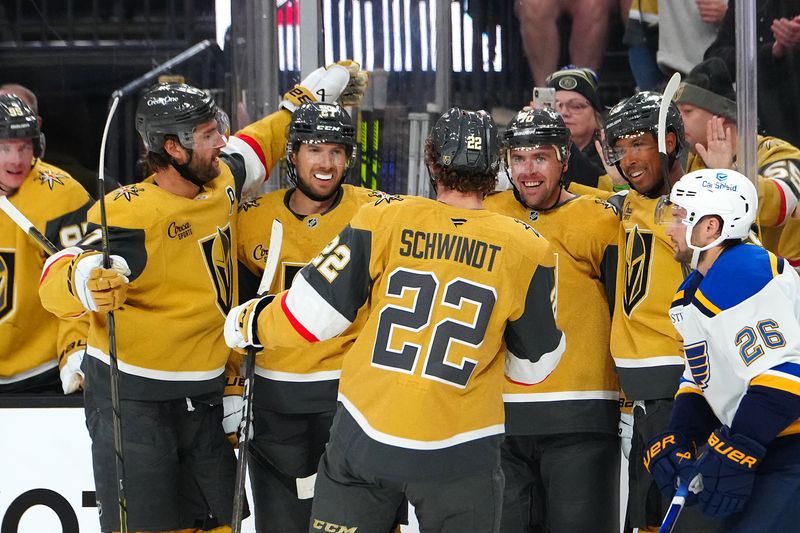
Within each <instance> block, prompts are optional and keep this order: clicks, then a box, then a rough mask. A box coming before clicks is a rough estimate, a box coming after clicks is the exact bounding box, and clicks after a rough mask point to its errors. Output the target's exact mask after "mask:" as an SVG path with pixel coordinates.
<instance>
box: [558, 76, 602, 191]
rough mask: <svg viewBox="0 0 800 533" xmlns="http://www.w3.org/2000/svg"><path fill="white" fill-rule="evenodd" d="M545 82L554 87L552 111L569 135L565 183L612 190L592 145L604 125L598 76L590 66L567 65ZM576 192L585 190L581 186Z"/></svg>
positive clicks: (600, 160)
mask: <svg viewBox="0 0 800 533" xmlns="http://www.w3.org/2000/svg"><path fill="white" fill-rule="evenodd" d="M546 83H547V87H550V88H552V89H555V90H556V101H555V110H556V111H557V112H558V113H559V114H560V115H561V118H563V119H564V123H565V124H566V126H567V128H569V130H570V134H571V137H572V144H571V147H570V158H569V166H568V168H567V171H566V174H565V178H566V183H567V185H569V184H571V183H573V184H580V185H587V186H589V187H593V188H599V189H602V190H606V191H611V190H612V183H611V179H610V178H609V177H608V176H607V171H606V169H605V168H604V165H603V160H602V159H601V158H600V155H599V154H598V153H597V150H596V149H595V145H594V141H595V139H597V138H598V135H599V132H600V129H601V128H602V126H603V107H602V104H601V103H600V96H599V95H598V93H597V75H596V74H595V73H594V71H593V70H592V69H590V68H580V67H576V66H574V65H568V66H566V67H564V68H563V69H561V70H558V71H556V72H554V73H552V74H551V75H550V76H548V77H547V82H546ZM579 192H580V193H585V192H588V191H584V190H583V189H581V190H580V191H579Z"/></svg>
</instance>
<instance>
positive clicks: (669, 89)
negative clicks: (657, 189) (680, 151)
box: [656, 72, 681, 194]
mask: <svg viewBox="0 0 800 533" xmlns="http://www.w3.org/2000/svg"><path fill="white" fill-rule="evenodd" d="M680 84H681V75H680V73H678V72H676V73H675V74H673V75H672V77H671V78H670V79H669V81H668V82H667V86H666V87H664V94H663V95H662V97H661V107H659V109H658V132H657V135H656V138H657V139H658V154H659V155H660V156H661V176H662V177H663V178H664V186H665V187H666V193H667V194H669V190H670V188H671V186H670V183H669V154H667V112H669V106H670V104H671V103H672V98H673V97H674V96H675V93H676V92H677V91H678V85H680Z"/></svg>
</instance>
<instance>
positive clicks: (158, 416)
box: [40, 67, 350, 531]
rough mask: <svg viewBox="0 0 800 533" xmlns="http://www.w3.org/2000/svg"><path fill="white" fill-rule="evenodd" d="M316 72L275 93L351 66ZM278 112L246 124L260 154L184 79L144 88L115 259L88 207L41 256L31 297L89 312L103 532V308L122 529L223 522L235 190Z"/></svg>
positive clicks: (252, 168)
mask: <svg viewBox="0 0 800 533" xmlns="http://www.w3.org/2000/svg"><path fill="white" fill-rule="evenodd" d="M315 72H316V79H315V80H314V84H316V85H317V87H315V86H302V87H301V86H297V87H295V88H294V89H293V90H292V91H290V93H287V98H290V99H291V101H288V100H287V102H286V103H285V104H291V105H298V104H299V103H300V100H298V99H297V95H300V96H301V97H303V99H309V98H312V99H313V94H314V90H315V89H322V88H324V89H325V94H326V95H327V96H329V97H332V98H336V97H337V96H338V95H339V93H340V92H341V91H342V89H343V88H344V87H345V86H346V85H347V82H348V80H349V78H350V76H349V74H348V72H347V70H346V69H345V68H343V67H334V68H332V69H321V71H315ZM334 78H335V79H334ZM307 80H308V78H307ZM304 83H305V82H304ZM329 89H330V90H329ZM309 95H312V96H309ZM288 117H289V112H288V111H286V110H281V111H278V112H276V113H275V114H273V115H269V116H267V117H265V118H264V119H262V120H260V121H258V122H256V123H255V124H253V125H252V126H251V127H250V128H248V131H250V132H267V133H266V134H264V135H262V136H261V138H260V140H259V142H257V143H256V144H257V147H258V151H259V152H260V153H261V154H265V158H264V159H262V158H259V157H258V154H257V151H256V150H255V148H254V147H253V144H251V143H250V142H248V140H247V139H244V138H242V137H232V138H230V139H228V140H227V142H226V139H225V137H224V133H225V132H226V129H227V119H226V117H225V116H224V114H223V113H221V112H220V111H219V110H218V108H217V106H216V104H215V102H214V100H213V99H212V98H211V97H210V96H208V95H207V94H206V93H205V92H203V91H201V90H199V89H196V88H194V87H191V86H188V85H183V84H167V85H161V86H158V87H156V88H154V89H151V90H149V91H148V92H146V93H145V94H144V95H143V97H142V99H141V101H140V103H139V107H138V109H137V115H136V126H137V130H138V131H139V133H140V135H141V137H142V140H143V142H144V146H145V151H146V155H145V159H146V162H147V163H148V165H149V168H150V170H151V171H152V174H151V175H150V176H149V177H148V178H146V179H145V180H144V181H143V182H141V183H136V184H133V185H128V186H124V187H122V188H120V189H118V190H116V191H113V192H111V193H109V194H108V196H107V199H106V204H107V208H106V210H107V218H108V226H109V237H108V240H109V247H110V251H111V253H112V256H111V257H112V260H113V261H112V268H111V269H105V268H100V267H101V264H102V262H101V257H102V256H101V254H100V253H99V240H100V239H99V228H98V220H99V216H98V213H97V211H96V210H92V211H90V213H89V220H90V225H89V230H90V233H89V234H88V235H87V237H86V238H85V239H84V240H83V241H82V242H81V243H79V244H78V246H75V247H72V248H68V249H66V250H64V251H63V252H61V253H60V254H57V255H54V256H53V257H52V258H51V259H50V260H49V261H48V262H47V263H46V265H45V269H44V272H43V274H42V281H41V285H40V295H41V297H42V302H43V303H44V305H45V307H46V308H47V309H48V310H50V311H51V312H53V313H55V314H57V315H58V316H62V317H65V316H76V315H81V314H83V313H85V312H86V311H95V312H91V313H89V315H90V320H91V328H90V332H89V340H88V344H89V346H88V349H87V357H85V358H84V362H83V367H82V368H83V371H84V373H85V375H86V381H85V383H86V389H85V393H84V403H85V407H86V419H87V427H88V429H89V433H90V436H91V437H92V459H93V466H94V474H95V485H96V489H97V498H98V502H99V507H100V508H101V509H102V510H103V511H102V512H101V514H100V525H101V529H102V530H103V531H112V530H118V529H119V528H120V524H119V515H118V514H117V513H114V512H113V511H112V509H114V508H115V507H116V505H115V503H116V501H117V500H116V497H117V477H116V475H115V472H114V470H115V468H114V467H115V457H114V450H115V449H116V448H115V446H114V444H113V431H112V417H111V412H110V410H111V400H110V397H109V388H110V387H109V367H108V361H109V356H108V345H109V339H108V333H107V330H106V315H105V312H106V311H109V310H114V309H116V313H115V315H116V344H117V357H118V360H119V370H120V372H119V374H120V378H119V379H120V398H121V418H122V438H123V441H124V443H125V447H124V463H125V467H126V469H125V476H126V477H125V490H126V496H127V511H128V512H127V523H128V527H129V529H130V530H131V531H172V530H178V529H185V528H194V529H196V530H212V529H214V528H220V527H227V526H228V525H229V524H230V522H231V510H232V501H233V494H234V490H235V487H234V479H235V469H236V457H235V455H234V452H233V448H232V447H231V446H230V443H229V442H228V439H227V438H226V434H225V431H223V428H222V421H223V405H222V403H223V402H222V396H223V388H224V386H225V375H224V370H225V366H226V363H227V362H228V360H229V357H230V355H231V351H230V349H229V348H228V347H227V346H226V345H225V341H224V338H223V336H222V332H221V328H222V325H223V323H224V318H225V315H226V313H227V312H228V311H229V310H230V308H231V307H232V306H233V305H235V304H236V302H237V293H238V287H237V281H238V280H237V272H236V268H235V266H236V250H237V236H236V218H237V210H238V202H239V198H240V195H241V194H242V193H243V191H248V190H251V189H256V188H257V187H259V186H260V185H261V184H262V183H263V180H264V179H265V176H266V170H265V169H266V168H269V167H270V166H271V165H272V164H273V163H274V162H275V160H274V159H272V154H275V153H278V151H277V149H276V147H277V146H283V145H284V144H285V130H283V131H284V133H283V134H282V135H280V136H277V137H271V136H270V134H269V133H268V132H279V131H281V130H280V128H279V127H277V126H276V123H278V122H280V121H284V124H286V123H288ZM276 135H277V133H276ZM250 140H252V137H250Z"/></svg>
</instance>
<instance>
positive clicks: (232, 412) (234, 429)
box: [222, 376, 253, 447]
mask: <svg viewBox="0 0 800 533" xmlns="http://www.w3.org/2000/svg"><path fill="white" fill-rule="evenodd" d="M222 412H223V415H222V429H223V430H224V431H225V435H226V436H227V437H228V440H229V441H230V442H231V445H233V446H234V447H236V446H238V445H239V432H240V430H241V427H242V419H243V418H244V377H242V376H227V380H226V382H225V392H224V393H223V396H222ZM252 427H253V426H252V424H251V425H250V428H251V434H250V437H252V436H253V435H252Z"/></svg>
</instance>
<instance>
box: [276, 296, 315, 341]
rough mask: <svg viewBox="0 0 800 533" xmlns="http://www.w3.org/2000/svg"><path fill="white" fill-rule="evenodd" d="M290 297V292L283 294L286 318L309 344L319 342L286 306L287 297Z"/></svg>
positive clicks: (282, 305) (282, 304)
mask: <svg viewBox="0 0 800 533" xmlns="http://www.w3.org/2000/svg"><path fill="white" fill-rule="evenodd" d="M288 295H289V291H286V292H285V293H283V297H282V298H281V309H283V314H284V315H286V318H288V319H289V323H290V324H291V325H292V327H293V328H294V330H295V331H296V332H297V333H299V334H300V336H301V337H303V338H304V339H305V340H307V341H308V342H319V339H318V338H317V337H316V336H315V335H314V334H313V333H311V332H310V331H308V330H307V329H306V328H305V327H304V326H303V324H301V323H300V321H299V320H297V318H295V316H294V315H293V314H292V312H291V311H289V307H288V306H287V305H286V296H288Z"/></svg>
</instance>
